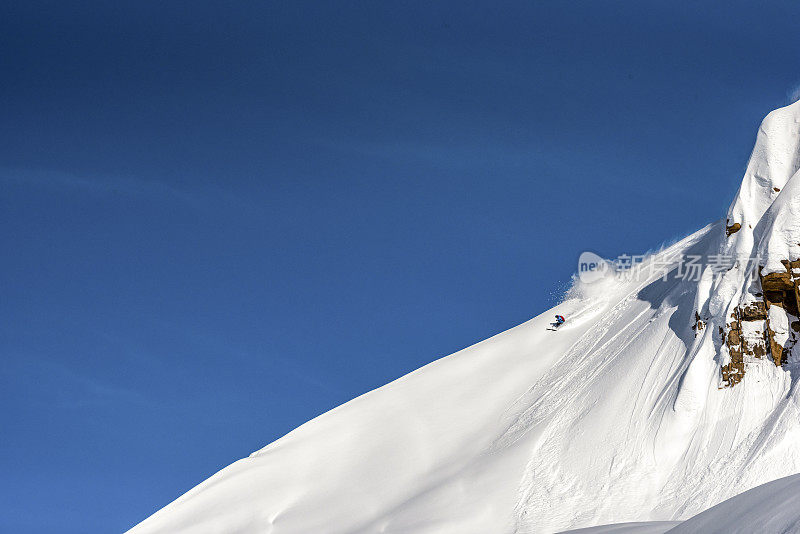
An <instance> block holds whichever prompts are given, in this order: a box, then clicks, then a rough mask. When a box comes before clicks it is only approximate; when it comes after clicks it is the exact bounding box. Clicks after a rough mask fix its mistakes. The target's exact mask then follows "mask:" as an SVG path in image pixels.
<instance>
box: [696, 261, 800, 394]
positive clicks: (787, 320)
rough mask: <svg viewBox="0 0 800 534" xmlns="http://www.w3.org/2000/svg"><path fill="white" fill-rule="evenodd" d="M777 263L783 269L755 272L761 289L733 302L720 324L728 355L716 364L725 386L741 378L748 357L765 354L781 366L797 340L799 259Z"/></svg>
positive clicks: (799, 328)
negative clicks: (724, 361)
mask: <svg viewBox="0 0 800 534" xmlns="http://www.w3.org/2000/svg"><path fill="white" fill-rule="evenodd" d="M781 263H782V264H783V266H784V267H785V269H786V271H785V272H773V273H768V274H766V275H762V274H761V272H759V283H760V286H761V291H757V292H755V293H753V294H752V295H749V296H748V298H752V299H753V300H751V301H749V302H747V303H745V304H741V305H739V306H737V307H736V308H735V309H734V311H733V313H732V314H731V321H730V322H729V323H727V324H726V327H725V328H724V329H723V328H722V327H720V334H721V336H722V339H723V343H724V344H725V346H726V347H727V349H728V355H729V359H730V361H729V363H728V364H726V365H723V366H721V368H720V372H721V374H722V380H723V382H724V383H725V385H727V386H734V385H736V384H737V383H739V382H740V381H741V380H742V378H743V377H744V374H745V371H746V363H747V359H748V358H754V359H759V360H760V359H763V358H764V357H765V356H766V355H767V354H769V356H770V358H771V360H772V362H773V363H774V364H775V365H776V366H778V367H780V366H783V365H784V364H786V363H787V361H788V359H789V355H790V354H791V351H792V349H793V347H794V346H795V345H796V344H797V342H798V340H800V318H799V317H800V309H798V301H800V260H795V261H789V260H783V261H782V262H781ZM698 317H699V316H698Z"/></svg>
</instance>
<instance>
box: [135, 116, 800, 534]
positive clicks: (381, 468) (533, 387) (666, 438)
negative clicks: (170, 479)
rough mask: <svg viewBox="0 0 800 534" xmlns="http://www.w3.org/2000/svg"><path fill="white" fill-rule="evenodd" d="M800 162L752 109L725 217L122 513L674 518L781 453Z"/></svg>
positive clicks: (792, 428) (409, 523)
mask: <svg viewBox="0 0 800 534" xmlns="http://www.w3.org/2000/svg"><path fill="white" fill-rule="evenodd" d="M798 168H800V103H795V104H792V105H791V106H788V107H785V108H782V109H779V110H776V111H773V112H772V113H770V114H769V115H768V116H767V117H766V118H765V119H764V121H763V123H762V125H761V128H760V129H759V132H758V137H757V141H756V145H755V148H754V150H753V154H752V156H751V158H750V162H749V164H748V167H747V171H746V174H745V176H744V179H743V181H742V185H741V187H740V189H739V192H738V194H737V195H736V198H735V200H734V202H733V204H732V205H731V207H730V209H729V211H728V213H727V218H726V220H725V221H720V222H719V223H716V224H712V225H710V226H708V227H706V228H703V229H701V230H699V231H698V232H696V233H694V234H692V235H690V236H688V237H686V238H685V239H683V240H681V241H679V242H678V243H676V244H674V245H672V246H670V247H668V248H665V249H663V250H661V251H659V252H657V253H654V254H650V255H648V256H643V257H638V258H627V260H630V261H629V262H627V263H626V262H621V261H617V262H615V263H614V264H613V265H608V269H606V270H605V271H604V272H603V274H602V275H601V276H595V277H591V279H589V278H590V277H585V279H584V280H581V278H580V277H576V280H575V284H574V286H573V288H572V289H571V290H570V291H569V292H568V294H567V296H566V298H565V300H564V302H563V303H561V304H559V305H558V306H556V307H555V308H553V309H552V310H549V311H547V312H545V313H543V314H542V315H540V316H538V317H535V318H534V319H531V320H530V321H528V322H526V323H524V324H521V325H519V326H517V327H515V328H512V329H510V330H508V331H506V332H503V333H501V334H498V335H496V336H494V337H492V338H490V339H487V340H486V341H483V342H481V343H478V344H476V345H474V346H472V347H469V348H467V349H464V350H462V351H460V352H457V353H455V354H452V355H450V356H447V357H445V358H442V359H440V360H438V361H435V362H433V363H431V364H429V365H426V366H425V367H423V368H421V369H418V370H417V371H414V372H412V373H410V374H408V375H406V376H404V377H402V378H400V379H398V380H396V381H394V382H392V383H390V384H387V385H385V386H383V387H381V388H379V389H376V390H374V391H371V392H369V393H367V394H365V395H362V396H361V397H358V398H356V399H354V400H352V401H350V402H348V403H346V404H344V405H342V406H339V407H338V408H335V409H334V410H331V411H330V412H328V413H326V414H324V415H321V416H319V417H317V418H315V419H313V420H311V421H309V422H308V423H306V424H304V425H302V426H300V427H299V428H297V429H296V430H294V431H292V432H290V433H289V434H287V435H286V436H284V437H283V438H281V439H279V440H277V441H275V442H274V443H272V444H270V445H268V446H266V447H265V448H263V449H261V450H259V451H257V452H255V453H253V454H252V455H250V456H249V457H248V458H244V459H242V460H239V461H237V462H235V463H233V464H232V465H230V466H228V467H226V468H225V469H223V470H222V471H220V472H219V473H217V474H215V475H214V476H212V477H211V478H209V479H208V480H206V481H205V482H203V483H201V484H200V485H198V486H197V487H195V488H194V489H192V490H191V491H189V492H188V493H186V494H185V495H183V496H182V497H180V498H179V499H177V500H176V501H174V502H173V503H171V504H169V505H168V506H166V507H165V508H164V509H162V510H160V511H159V512H157V513H156V514H154V515H153V516H152V517H150V518H148V519H147V520H145V521H143V522H142V523H140V524H139V525H137V526H136V527H134V528H133V529H132V530H131V531H130V533H131V534H155V533H159V534H167V533H169V534H177V533H191V534H203V533H209V534H210V533H226V534H233V533H240V534H245V533H273V534H309V533H314V534H318V533H320V534H321V533H329V534H345V533H347V534H353V533H406V534H410V533H414V534H434V533H435V534H470V533H474V534H487V533H498V534H502V533H512V532H513V533H544V532H557V531H561V530H565V529H570V528H579V527H588V526H594V525H601V524H606V523H620V522H631V521H638V522H641V521H677V520H683V519H686V518H689V517H691V516H694V515H695V514H698V513H699V512H702V511H703V510H706V509H707V508H710V507H712V506H715V505H717V504H718V503H720V502H722V501H724V500H726V499H729V498H731V497H733V496H735V495H737V494H740V493H742V492H745V491H747V490H750V489H751V488H754V487H755V486H758V485H760V484H763V483H766V482H769V481H773V480H775V479H778V478H781V477H784V476H787V475H792V474H795V473H797V472H800V411H799V410H798V400H799V399H798V391H797V379H796V377H797V373H798V370H799V369H800V368H798V362H800V348H798V344H797V340H798V336H800V334H799V332H800V318H799V316H800V311H798V301H799V300H800V295H799V294H798V284H799V283H800V178H798ZM576 252H578V251H576ZM555 314H558V315H563V316H564V317H566V319H567V321H566V323H565V324H564V325H563V326H560V327H559V328H558V329H557V330H555V331H551V330H548V326H549V323H550V322H551V321H552V319H553V317H554V315H555ZM795 485H796V483H795ZM772 487H773V488H778V489H777V490H775V491H781V490H780V488H783V487H784V486H772ZM786 487H793V486H786ZM762 494H765V493H764V492H763V491H762V492H761V493H758V492H756V493H755V494H754V495H756V496H758V495H762ZM775 502H776V503H779V502H783V501H782V500H776V501H775ZM721 509H722V510H724V509H725V508H724V507H723V508H721ZM709 512H710V511H709ZM799 514H800V512H799ZM709 518H711V519H709ZM696 521H699V522H700V523H698V524H701V523H702V524H703V525H708V524H713V516H708V515H704V516H703V517H702V518H701V519H698V520H696ZM709 521H712V523H709ZM787 521H788V520H787ZM686 524H687V525H688V524H689V523H688V522H687V523H686ZM651 526H652V528H656V527H658V528H660V530H658V531H661V532H663V531H665V530H666V529H668V528H673V527H675V528H676V529H677V530H676V531H680V528H681V527H680V525H678V526H675V523H659V524H658V525H656V524H655V523H654V524H652V525H651ZM631 528H638V527H635V526H632V527H631ZM704 528H707V527H704ZM649 531H650V532H655V531H656V530H649ZM683 531H687V530H685V529H684V530H683ZM706 531H707V530H706ZM630 532H634V530H630ZM726 532H730V530H726Z"/></svg>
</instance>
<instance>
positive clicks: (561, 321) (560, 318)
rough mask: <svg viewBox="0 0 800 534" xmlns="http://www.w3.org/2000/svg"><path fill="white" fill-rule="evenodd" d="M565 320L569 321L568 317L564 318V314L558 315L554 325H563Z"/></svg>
mask: <svg viewBox="0 0 800 534" xmlns="http://www.w3.org/2000/svg"><path fill="white" fill-rule="evenodd" d="M565 322H567V320H566V319H564V316H563V315H556V322H555V323H553V326H554V327H556V328H558V327H559V326H561V325H562V324H564V323H565Z"/></svg>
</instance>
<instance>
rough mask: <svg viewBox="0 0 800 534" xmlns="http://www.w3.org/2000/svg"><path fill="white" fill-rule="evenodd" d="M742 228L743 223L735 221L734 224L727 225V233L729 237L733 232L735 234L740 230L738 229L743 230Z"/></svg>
mask: <svg viewBox="0 0 800 534" xmlns="http://www.w3.org/2000/svg"><path fill="white" fill-rule="evenodd" d="M741 229H742V225H741V224H739V223H733V224H732V225H730V226H726V227H725V234H726V235H727V236H728V237H730V236H731V234H735V233H736V232H738V231H739V230H741Z"/></svg>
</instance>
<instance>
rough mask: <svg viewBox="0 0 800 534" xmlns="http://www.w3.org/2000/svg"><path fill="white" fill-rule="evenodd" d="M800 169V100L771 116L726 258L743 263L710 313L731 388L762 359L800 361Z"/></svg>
mask: <svg viewBox="0 0 800 534" xmlns="http://www.w3.org/2000/svg"><path fill="white" fill-rule="evenodd" d="M798 169H800V102H798V103H795V104H792V105H791V106H787V107H785V108H781V109H778V110H775V111H773V112H772V113H770V114H769V115H768V116H767V117H766V118H765V119H764V121H763V123H762V124H761V128H760V129H759V132H758V137H757V140H756V145H755V148H754V149H753V154H752V156H751V157H750V162H749V164H748V166H747V171H746V173H745V176H744V179H743V180H742V185H741V187H740V189H739V192H738V194H737V196H736V199H735V200H734V202H733V204H732V205H731V207H730V209H729V210H728V217H727V223H726V229H725V234H726V239H725V241H724V242H723V243H722V245H721V247H720V254H721V255H724V256H726V257H729V258H731V259H732V261H733V262H734V263H735V265H734V267H733V268H732V269H731V270H729V271H728V272H726V273H724V275H723V276H721V277H720V279H719V280H718V281H717V285H716V287H715V291H714V293H715V297H716V300H717V302H715V303H714V304H715V309H714V310H705V311H706V313H710V314H711V315H715V316H716V322H717V323H719V324H718V332H719V334H720V336H721V349H720V360H721V361H720V363H721V364H722V365H721V367H720V370H721V374H722V381H723V385H726V386H733V385H736V384H737V383H739V382H740V381H741V380H742V378H743V377H744V374H745V373H746V371H747V368H748V366H749V365H750V364H753V363H757V361H758V360H763V359H765V358H768V360H770V361H771V362H772V363H774V364H775V365H776V366H779V367H782V366H786V365H787V364H790V363H794V362H795V361H798V360H800V354H798V355H795V346H796V345H797V341H798V332H799V331H800V319H798V317H800V311H798V296H799V295H800V289H798V287H800V260H799V259H800V178H798V174H800V173H798ZM698 313H700V311H698ZM723 317H724V319H723ZM798 350H800V349H798Z"/></svg>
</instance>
